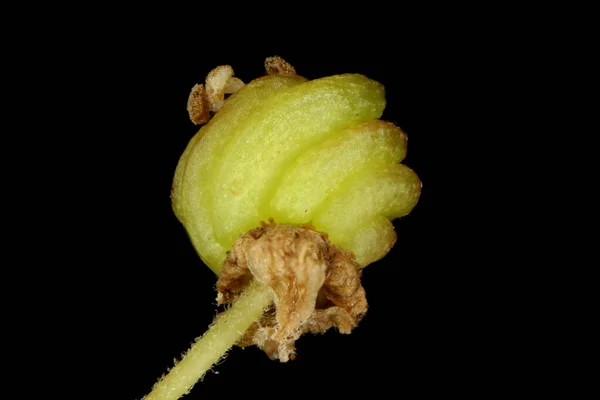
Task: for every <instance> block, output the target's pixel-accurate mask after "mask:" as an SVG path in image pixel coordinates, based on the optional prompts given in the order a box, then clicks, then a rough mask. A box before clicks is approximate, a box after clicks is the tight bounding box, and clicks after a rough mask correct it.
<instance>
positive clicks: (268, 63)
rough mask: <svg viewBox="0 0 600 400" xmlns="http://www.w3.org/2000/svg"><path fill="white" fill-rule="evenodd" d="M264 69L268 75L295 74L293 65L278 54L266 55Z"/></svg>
mask: <svg viewBox="0 0 600 400" xmlns="http://www.w3.org/2000/svg"><path fill="white" fill-rule="evenodd" d="M265 69H266V70H267V74H268V75H296V70H295V69H294V67H292V66H291V65H290V64H289V63H288V62H287V61H285V60H284V59H283V58H281V57H279V56H275V57H267V58H266V59H265Z"/></svg>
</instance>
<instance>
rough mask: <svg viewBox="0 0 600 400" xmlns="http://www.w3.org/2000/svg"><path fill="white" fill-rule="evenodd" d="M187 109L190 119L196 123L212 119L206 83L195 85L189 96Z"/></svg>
mask: <svg viewBox="0 0 600 400" xmlns="http://www.w3.org/2000/svg"><path fill="white" fill-rule="evenodd" d="M187 110H188V114H189V116H190V119H191V120H192V122H193V123H194V124H196V125H200V124H203V123H205V122H206V121H208V120H209V119H210V107H209V106H208V99H207V98H206V91H205V89H204V85H202V84H196V85H194V87H193V88H192V91H191V92H190V97H188V103H187Z"/></svg>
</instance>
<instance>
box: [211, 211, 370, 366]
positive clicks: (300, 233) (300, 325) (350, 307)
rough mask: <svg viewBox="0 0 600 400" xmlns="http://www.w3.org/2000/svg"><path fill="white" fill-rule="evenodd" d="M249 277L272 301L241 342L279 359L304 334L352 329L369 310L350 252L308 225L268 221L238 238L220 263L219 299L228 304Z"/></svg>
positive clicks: (285, 356)
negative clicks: (259, 285) (271, 308)
mask: <svg viewBox="0 0 600 400" xmlns="http://www.w3.org/2000/svg"><path fill="white" fill-rule="evenodd" d="M250 279H255V280H257V281H258V282H260V283H262V284H263V285H265V286H267V287H269V288H270V289H271V290H272V291H273V294H274V298H275V302H274V303H275V304H274V309H273V310H271V312H267V313H265V315H263V317H262V318H261V319H260V320H259V321H258V322H256V323H255V324H254V326H253V327H252V328H251V329H249V330H248V332H247V333H246V335H245V336H244V338H243V339H242V340H241V341H240V343H239V345H241V346H247V345H251V344H254V345H257V346H258V347H260V348H261V349H263V350H264V351H265V352H266V353H267V354H268V355H269V357H271V358H274V359H279V360H280V361H282V362H286V361H288V360H289V359H290V358H291V357H292V356H293V355H294V353H295V347H294V343H295V341H296V340H297V339H298V338H299V337H300V336H301V335H302V334H303V333H305V332H311V333H322V332H325V331H326V330H327V329H329V328H331V327H337V328H338V329H339V331H340V332H342V333H350V331H351V330H352V328H354V327H355V326H356V324H357V323H358V322H359V321H360V319H361V318H362V317H363V316H364V314H365V313H366V311H367V300H366V297H365V291H364V289H363V287H362V285H361V283H360V272H359V270H358V264H356V262H355V261H354V256H353V255H352V253H350V252H346V251H344V250H341V249H339V248H337V247H336V246H335V245H333V244H332V243H331V242H329V239H328V237H327V235H326V234H323V233H320V232H317V231H316V230H315V229H314V227H311V226H290V225H278V224H275V223H274V222H273V221H272V220H271V222H270V223H269V224H266V223H261V226H260V227H258V228H255V229H252V230H250V231H249V232H248V233H246V234H245V235H244V236H242V237H241V238H240V239H239V240H238V241H236V243H235V244H234V246H233V249H232V250H231V251H230V252H229V253H228V257H227V259H226V261H225V263H224V265H223V269H222V273H221V276H220V278H219V281H218V282H217V290H218V293H219V294H218V297H217V301H218V302H219V303H220V304H224V303H230V302H232V301H233V300H235V298H236V297H237V295H239V294H240V293H241V291H242V290H243V288H244V287H245V286H246V284H247V283H248V282H249V281H250Z"/></svg>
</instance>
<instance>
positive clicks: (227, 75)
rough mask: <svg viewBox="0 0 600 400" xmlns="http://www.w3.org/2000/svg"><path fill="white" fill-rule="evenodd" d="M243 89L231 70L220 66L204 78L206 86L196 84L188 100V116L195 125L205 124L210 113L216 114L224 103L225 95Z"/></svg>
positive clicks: (242, 84)
mask: <svg viewBox="0 0 600 400" xmlns="http://www.w3.org/2000/svg"><path fill="white" fill-rule="evenodd" d="M242 87H244V82H243V81H242V80H241V79H239V78H236V77H235V76H233V68H231V66H229V65H221V66H218V67H216V68H215V69H213V70H212V71H210V72H209V73H208V75H207V76H206V85H203V84H197V85H195V86H194V87H193V88H192V91H191V92H190V96H189V98H188V107H187V108H188V114H189V116H190V119H191V120H192V122H193V123H194V124H196V125H199V124H203V123H205V122H207V121H208V120H209V119H210V117H211V114H210V113H211V112H212V113H216V112H217V111H219V110H220V109H221V107H223V104H224V103H225V94H232V93H235V92H237V91H238V90H240V89H241V88H242Z"/></svg>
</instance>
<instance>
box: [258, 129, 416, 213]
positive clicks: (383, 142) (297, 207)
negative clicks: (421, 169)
mask: <svg viewBox="0 0 600 400" xmlns="http://www.w3.org/2000/svg"><path fill="white" fill-rule="evenodd" d="M405 156H406V135H405V134H404V132H402V130H401V129H400V128H399V127H397V126H395V125H394V124H392V123H389V122H384V121H380V120H372V121H367V122H365V123H362V124H359V125H356V126H352V127H350V128H347V129H345V130H342V131H341V132H339V134H336V135H335V136H334V137H332V138H330V139H329V140H327V141H325V142H323V143H321V144H318V145H316V146H314V147H312V148H310V149H308V150H307V151H306V152H304V153H303V154H302V155H301V156H300V157H298V158H297V159H296V160H295V161H294V162H293V163H292V164H291V165H290V167H289V168H288V169H287V170H285V172H284V173H283V178H282V180H281V182H280V184H279V185H278V187H277V189H276V190H275V193H274V195H273V197H272V198H271V202H270V207H269V208H268V209H266V210H265V213H267V214H270V215H272V216H273V217H274V218H275V220H276V221H278V222H279V223H296V224H298V223H307V222H309V221H310V220H311V219H312V218H313V215H314V212H315V210H316V209H317V207H319V206H320V205H321V204H322V203H323V202H324V201H325V200H326V199H327V197H328V196H330V195H331V194H332V193H334V192H335V191H336V190H337V189H339V187H340V185H341V184H342V182H344V181H345V180H346V179H347V178H348V177H350V176H352V175H354V174H356V173H358V172H359V171H361V170H363V169H364V168H365V167H366V166H368V165H372V164H395V163H399V162H400V161H402V160H403V159H404V157H405Z"/></svg>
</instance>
